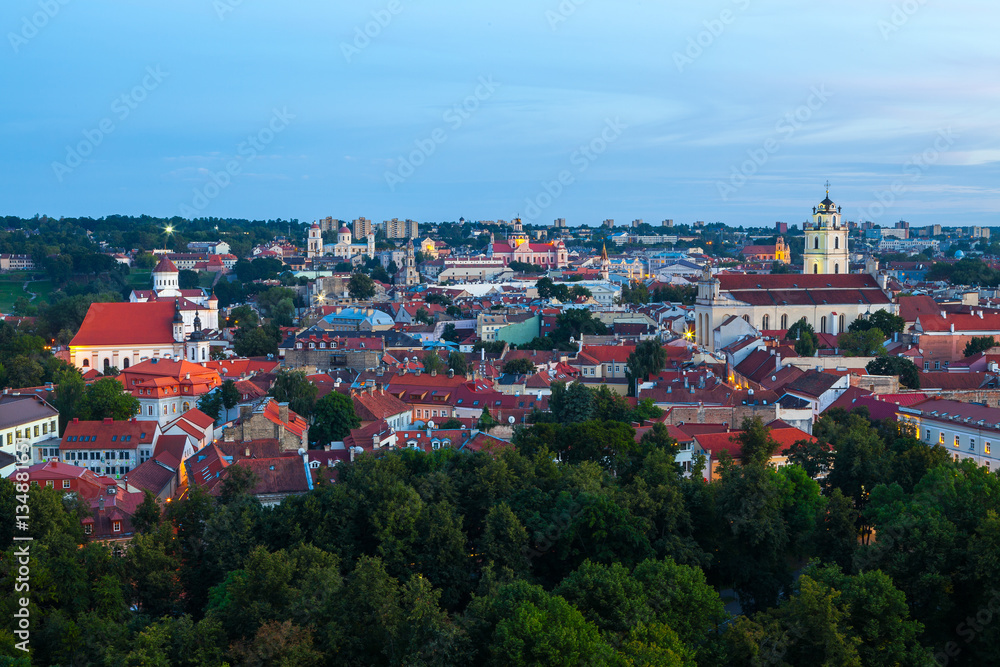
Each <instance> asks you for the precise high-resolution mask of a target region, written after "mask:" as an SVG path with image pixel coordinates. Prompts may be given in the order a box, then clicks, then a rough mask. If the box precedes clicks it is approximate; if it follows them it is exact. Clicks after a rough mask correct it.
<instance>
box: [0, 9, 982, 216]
mask: <svg viewBox="0 0 1000 667" xmlns="http://www.w3.org/2000/svg"><path fill="white" fill-rule="evenodd" d="M998 19H1000V5H998V4H997V3H996V2H995V0H981V1H978V2H976V1H966V0H950V1H949V2H947V3H943V2H935V1H933V0H902V1H894V2H884V1H882V0H840V1H839V2H836V3H802V2H791V1H790V0H707V1H705V0H699V1H687V0H685V1H679V0H659V1H653V0H643V1H641V2H640V1H636V0H613V1H612V0H504V1H503V2H469V1H468V0H465V1H464V2H458V1H452V0H439V1H429V0H424V1H423V2H415V1H414V0H376V1H368V0H352V1H351V2H345V1H337V0H325V1H323V2H320V1H314V0H299V1H296V2H282V3H278V2H273V1H272V2H267V1H265V0H169V1H167V0H86V1H84V0H5V2H3V3H2V6H0V34H2V36H3V40H2V43H0V84H2V85H0V90H2V92H3V94H2V95H0V127H2V131H0V214H3V215H20V216H31V215H35V214H45V215H49V216H53V217H59V216H92V217H100V216H104V215H110V214H128V215H140V214H148V215H156V216H174V215H180V216H183V217H187V218H192V217H202V216H213V217H238V218H251V219H273V218H283V219H298V220H302V221H311V220H315V219H320V218H324V217H326V216H333V217H335V218H340V219H344V220H351V219H354V218H357V217H361V216H364V217H367V218H370V219H373V220H385V219H390V218H394V217H398V218H412V219H415V220H420V221H450V220H457V219H459V218H460V217H464V218H466V219H469V220H495V219H507V220H509V219H511V218H513V217H515V216H517V215H520V216H521V217H522V219H524V220H525V221H526V222H531V223H536V224H551V223H552V221H553V220H554V219H555V218H565V219H566V220H567V223H568V224H569V225H579V224H589V225H595V224H599V223H600V222H601V221H602V220H604V219H606V218H613V219H615V221H616V223H617V224H627V223H628V222H630V221H631V220H634V219H637V218H641V219H643V220H644V221H645V222H648V223H651V224H653V225H659V224H660V222H661V221H663V220H665V219H672V220H674V221H675V223H690V222H694V221H696V220H704V221H706V222H716V221H720V222H724V223H726V224H728V225H732V226H736V227H738V226H771V225H773V223H774V222H775V221H779V220H780V221H785V222H790V223H798V222H801V221H803V220H806V219H808V218H809V215H810V214H811V212H812V207H813V206H815V205H816V204H817V203H818V202H819V201H820V200H821V199H823V197H824V194H825V193H824V183H826V182H827V181H829V182H830V184H831V185H830V195H831V198H832V199H834V201H836V202H837V203H838V204H839V205H841V206H842V207H843V211H844V214H845V216H846V217H847V219H849V220H872V221H874V222H876V223H878V224H881V225H883V226H892V225H893V223H894V222H896V221H898V220H901V219H902V220H907V221H909V222H910V223H911V225H912V226H921V225H928V224H942V225H983V226H992V225H997V226H1000V216H998V213H997V211H998V210H1000V178H998V176H1000V168H998V167H1000V122H998V121H1000V77H998V76H997V72H1000V40H997V38H996V34H995V26H996V25H997V23H998Z"/></svg>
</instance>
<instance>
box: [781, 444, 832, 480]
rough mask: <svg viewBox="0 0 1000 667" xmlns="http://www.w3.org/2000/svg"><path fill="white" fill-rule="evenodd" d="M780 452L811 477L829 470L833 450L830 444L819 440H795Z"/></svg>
mask: <svg viewBox="0 0 1000 667" xmlns="http://www.w3.org/2000/svg"><path fill="white" fill-rule="evenodd" d="M782 454H784V455H785V456H787V457H788V462H789V463H792V464H794V465H797V466H799V467H801V468H802V469H803V470H805V471H806V474H807V475H809V476H810V477H812V478H813V479H815V478H817V477H819V476H821V475H825V474H826V473H827V472H829V471H830V465H831V464H832V463H833V457H834V455H833V452H832V451H831V448H830V445H829V444H827V443H824V442H820V441H819V440H796V441H795V442H794V443H792V446H791V447H789V448H788V449H785V450H784V451H783V452H782Z"/></svg>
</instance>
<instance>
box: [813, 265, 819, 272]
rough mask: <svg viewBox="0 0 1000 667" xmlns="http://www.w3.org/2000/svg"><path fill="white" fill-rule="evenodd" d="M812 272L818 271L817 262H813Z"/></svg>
mask: <svg viewBox="0 0 1000 667" xmlns="http://www.w3.org/2000/svg"><path fill="white" fill-rule="evenodd" d="M813 273H819V264H813Z"/></svg>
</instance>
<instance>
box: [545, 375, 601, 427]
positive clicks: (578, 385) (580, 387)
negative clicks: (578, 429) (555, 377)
mask: <svg viewBox="0 0 1000 667" xmlns="http://www.w3.org/2000/svg"><path fill="white" fill-rule="evenodd" d="M593 403H594V396H593V392H592V391H591V390H590V388H589V387H587V386H586V385H585V384H583V383H582V382H574V383H573V384H571V385H569V387H567V386H566V383H565V382H553V383H552V395H551V396H549V410H550V411H551V412H552V415H553V416H554V417H555V420H556V421H557V422H559V423H561V424H571V423H573V422H584V421H587V420H588V419H590V415H591V412H592V411H593Z"/></svg>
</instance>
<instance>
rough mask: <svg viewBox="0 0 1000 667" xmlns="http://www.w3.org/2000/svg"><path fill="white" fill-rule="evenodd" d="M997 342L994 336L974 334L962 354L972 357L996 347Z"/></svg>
mask: <svg viewBox="0 0 1000 667" xmlns="http://www.w3.org/2000/svg"><path fill="white" fill-rule="evenodd" d="M996 344H997V342H996V339H994V338H993V336H973V337H972V339H971V340H970V341H969V342H968V343H966V344H965V351H964V352H963V353H962V354H963V355H965V356H966V357H971V356H973V355H976V354H979V353H980V352H985V351H986V350H989V349H990V348H992V347H995V346H996Z"/></svg>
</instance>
